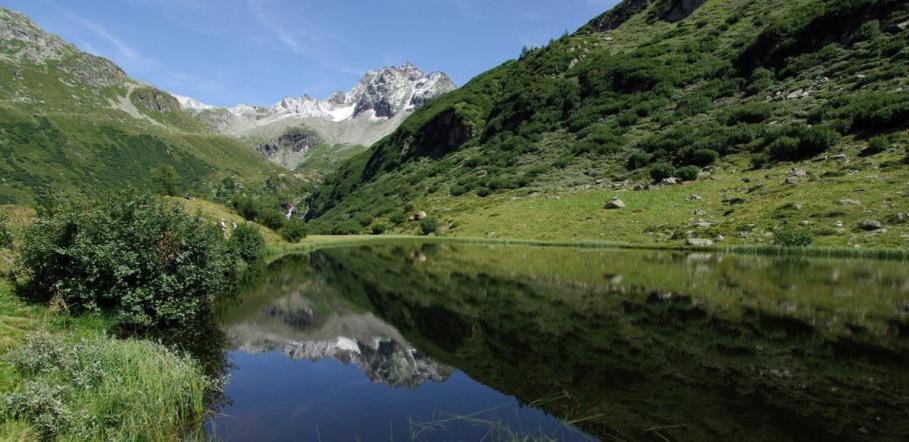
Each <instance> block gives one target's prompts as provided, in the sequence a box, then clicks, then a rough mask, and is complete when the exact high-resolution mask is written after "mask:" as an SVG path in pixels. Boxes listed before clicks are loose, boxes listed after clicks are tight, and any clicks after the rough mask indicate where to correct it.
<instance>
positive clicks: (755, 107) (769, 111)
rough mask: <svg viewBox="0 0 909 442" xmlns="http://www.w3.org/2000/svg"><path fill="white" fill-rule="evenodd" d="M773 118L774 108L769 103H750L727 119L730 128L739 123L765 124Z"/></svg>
mask: <svg viewBox="0 0 909 442" xmlns="http://www.w3.org/2000/svg"><path fill="white" fill-rule="evenodd" d="M771 116H773V106H771V105H769V104H767V103H749V104H746V105H744V106H740V107H739V108H737V109H735V110H733V111H732V112H731V113H730V114H729V116H727V117H726V124H727V125H729V126H733V125H736V124H738V123H751V124H753V123H763V122H764V121H765V120H767V119H768V118H770V117H771Z"/></svg>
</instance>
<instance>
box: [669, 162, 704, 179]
mask: <svg viewBox="0 0 909 442" xmlns="http://www.w3.org/2000/svg"><path fill="white" fill-rule="evenodd" d="M700 172H701V168H700V167H697V166H684V167H680V168H679V169H678V170H676V171H675V175H676V176H677V177H678V178H679V179H680V180H682V181H696V180H697V179H698V174H699V173H700Z"/></svg>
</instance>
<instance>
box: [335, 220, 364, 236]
mask: <svg viewBox="0 0 909 442" xmlns="http://www.w3.org/2000/svg"><path fill="white" fill-rule="evenodd" d="M358 233H360V226H359V225H358V224H356V223H354V222H353V221H344V222H339V223H337V224H335V225H333V226H331V234H332V235H356V234H358Z"/></svg>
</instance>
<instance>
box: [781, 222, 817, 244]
mask: <svg viewBox="0 0 909 442" xmlns="http://www.w3.org/2000/svg"><path fill="white" fill-rule="evenodd" d="M773 234H774V238H773V243H774V244H776V245H778V246H782V247H808V246H810V245H811V243H812V242H814V235H813V234H812V233H811V231H810V230H808V229H804V228H801V227H795V226H791V225H784V226H781V227H779V228H777V229H776V230H774V232H773Z"/></svg>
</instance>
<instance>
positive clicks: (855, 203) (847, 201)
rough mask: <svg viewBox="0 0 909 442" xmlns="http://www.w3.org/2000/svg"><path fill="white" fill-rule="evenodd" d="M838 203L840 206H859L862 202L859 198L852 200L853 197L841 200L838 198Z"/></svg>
mask: <svg viewBox="0 0 909 442" xmlns="http://www.w3.org/2000/svg"><path fill="white" fill-rule="evenodd" d="M840 205H841V206H861V205H862V202H861V201H859V200H853V199H842V200H840Z"/></svg>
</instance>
